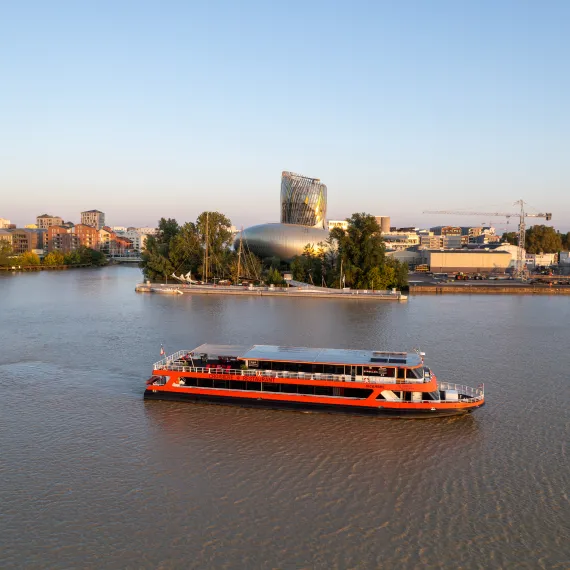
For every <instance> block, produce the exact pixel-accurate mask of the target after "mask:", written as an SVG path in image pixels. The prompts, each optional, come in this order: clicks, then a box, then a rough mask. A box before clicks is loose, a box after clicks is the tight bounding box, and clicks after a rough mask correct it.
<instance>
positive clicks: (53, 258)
mask: <svg viewBox="0 0 570 570" xmlns="http://www.w3.org/2000/svg"><path fill="white" fill-rule="evenodd" d="M64 263H65V259H64V256H63V253H61V251H52V252H50V253H48V254H47V255H46V256H45V257H44V265H52V266H53V265H64Z"/></svg>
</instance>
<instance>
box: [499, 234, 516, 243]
mask: <svg viewBox="0 0 570 570" xmlns="http://www.w3.org/2000/svg"><path fill="white" fill-rule="evenodd" d="M502 240H503V241H506V242H508V243H510V244H511V245H517V244H518V234H517V232H505V233H504V234H503V236H502Z"/></svg>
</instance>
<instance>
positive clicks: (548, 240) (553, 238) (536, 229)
mask: <svg viewBox="0 0 570 570" xmlns="http://www.w3.org/2000/svg"><path fill="white" fill-rule="evenodd" d="M525 241H526V243H525V246H526V251H527V252H528V253H557V252H558V251H560V250H561V249H562V237H561V235H560V234H559V233H558V232H557V231H556V230H555V229H554V228H553V227H551V226H532V227H531V228H529V229H528V230H527V232H526V240H525Z"/></svg>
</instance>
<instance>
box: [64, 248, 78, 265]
mask: <svg viewBox="0 0 570 570" xmlns="http://www.w3.org/2000/svg"><path fill="white" fill-rule="evenodd" d="M63 262H64V263H65V265H79V264H80V263H81V256H80V255H79V251H78V250H77V249H75V250H73V251H72V252H70V253H66V254H65V255H64V256H63Z"/></svg>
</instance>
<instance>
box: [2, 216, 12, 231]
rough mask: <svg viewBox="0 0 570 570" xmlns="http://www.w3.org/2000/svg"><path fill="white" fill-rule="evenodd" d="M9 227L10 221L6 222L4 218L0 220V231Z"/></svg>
mask: <svg viewBox="0 0 570 570" xmlns="http://www.w3.org/2000/svg"><path fill="white" fill-rule="evenodd" d="M9 227H10V220H6V219H5V218H0V229H4V228H9Z"/></svg>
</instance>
